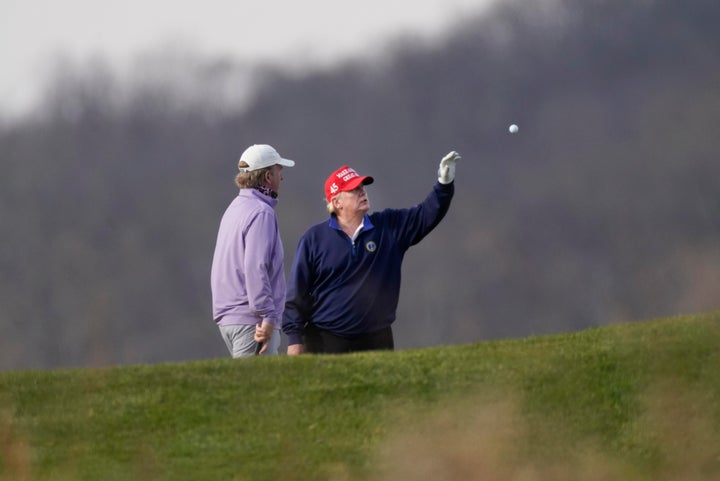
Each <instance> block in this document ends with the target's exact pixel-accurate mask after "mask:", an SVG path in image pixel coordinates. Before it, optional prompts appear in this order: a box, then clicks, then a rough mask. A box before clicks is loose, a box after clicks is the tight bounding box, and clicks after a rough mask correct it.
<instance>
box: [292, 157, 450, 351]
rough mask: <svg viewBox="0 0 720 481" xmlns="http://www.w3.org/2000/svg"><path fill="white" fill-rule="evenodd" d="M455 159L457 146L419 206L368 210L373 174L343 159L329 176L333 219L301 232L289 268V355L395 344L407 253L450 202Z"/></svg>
mask: <svg viewBox="0 0 720 481" xmlns="http://www.w3.org/2000/svg"><path fill="white" fill-rule="evenodd" d="M458 160H460V156H459V155H458V154H457V152H455V151H453V152H450V153H449V154H447V155H446V156H445V157H443V159H442V160H441V161H440V166H439V169H438V179H437V182H436V183H435V185H434V187H433V189H432V191H431V192H430V194H428V196H427V197H426V198H425V200H424V201H423V202H421V203H420V204H418V205H416V206H414V207H411V208H409V209H385V210H383V211H381V212H376V213H372V214H369V213H368V212H369V211H370V201H369V200H368V196H367V193H366V192H365V186H367V185H369V184H372V183H373V181H374V179H373V178H372V177H370V176H361V175H359V174H358V173H357V172H356V171H355V170H354V169H352V168H350V167H349V166H347V165H345V166H342V167H340V168H339V169H337V170H336V171H335V172H333V173H332V174H330V176H329V177H328V178H327V180H326V181H325V198H326V200H327V209H328V212H329V213H330V219H329V220H327V221H325V222H322V223H320V224H316V225H314V226H312V227H310V229H308V230H307V231H306V232H305V234H303V236H302V237H301V238H300V241H299V242H298V247H297V252H296V254H295V259H294V260H293V264H292V268H291V271H290V280H289V283H288V284H289V286H288V300H287V304H286V305H285V312H284V315H283V324H282V325H283V332H284V333H285V334H286V335H287V336H288V354H289V355H296V354H302V353H304V352H310V353H331V354H339V353H345V352H355V351H368V350H392V349H394V347H395V345H394V340H393V334H392V328H391V325H392V323H393V322H394V321H395V311H396V308H397V305H398V298H399V295H400V277H401V276H400V274H401V267H402V262H403V258H404V255H405V252H406V251H407V250H408V249H409V248H410V247H411V246H413V245H415V244H417V243H418V242H420V241H421V240H422V239H423V238H424V237H425V236H426V235H427V234H429V233H430V231H432V230H433V229H434V228H435V227H436V226H437V225H438V224H439V223H440V221H441V220H442V219H443V217H444V216H445V214H446V213H447V211H448V209H449V208H450V202H451V200H452V197H453V193H454V192H455V187H454V179H455V164H456V163H457V161H458Z"/></svg>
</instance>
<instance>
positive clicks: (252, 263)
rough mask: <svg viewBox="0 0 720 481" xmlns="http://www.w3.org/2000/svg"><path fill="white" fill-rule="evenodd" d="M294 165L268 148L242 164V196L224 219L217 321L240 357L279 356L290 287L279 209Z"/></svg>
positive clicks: (215, 278) (215, 290) (257, 148)
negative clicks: (287, 175) (280, 194)
mask: <svg viewBox="0 0 720 481" xmlns="http://www.w3.org/2000/svg"><path fill="white" fill-rule="evenodd" d="M293 165H295V162H294V161H292V160H288V159H284V158H282V157H281V156H280V154H278V152H277V151H276V150H275V149H274V148H272V147H271V146H269V145H264V144H256V145H252V146H250V147H248V148H247V149H246V150H245V152H243V154H242V156H241V157H240V160H239V161H238V169H239V171H240V172H239V173H238V174H237V177H236V178H235V183H236V184H237V185H238V187H239V188H240V192H239V193H238V195H237V197H235V199H233V201H232V202H231V203H230V205H229V206H228V208H227V210H225V213H224V214H223V217H222V220H221V221H220V228H219V230H218V236H217V242H216V244H215V253H214V255H213V262H212V271H211V274H210V286H211V289H212V306H213V319H214V321H215V322H216V323H217V325H218V327H219V329H220V333H221V335H222V338H223V340H224V341H225V344H226V345H227V347H228V350H229V351H230V354H231V355H232V357H235V358H237V357H246V356H252V355H254V354H256V353H258V354H263V355H269V354H277V350H278V346H279V344H280V336H279V335H275V336H273V332H274V331H275V328H279V327H280V326H281V323H282V314H283V310H284V305H285V289H286V288H285V273H284V269H283V247H282V242H281V241H280V231H279V228H278V220H277V215H276V213H275V210H274V207H275V205H276V204H277V196H278V190H279V189H280V183H281V182H282V180H283V177H282V169H283V167H292V166H293Z"/></svg>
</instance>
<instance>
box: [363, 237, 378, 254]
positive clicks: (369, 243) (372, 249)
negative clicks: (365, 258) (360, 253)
mask: <svg viewBox="0 0 720 481" xmlns="http://www.w3.org/2000/svg"><path fill="white" fill-rule="evenodd" d="M365 250H366V251H368V252H375V251H376V250H377V244H376V243H375V241H371V240H370V241H367V242H366V243H365Z"/></svg>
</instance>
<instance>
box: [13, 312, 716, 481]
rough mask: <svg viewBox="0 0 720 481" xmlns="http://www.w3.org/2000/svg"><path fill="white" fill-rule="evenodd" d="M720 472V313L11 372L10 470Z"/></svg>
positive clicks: (87, 474) (478, 475)
mask: <svg viewBox="0 0 720 481" xmlns="http://www.w3.org/2000/svg"><path fill="white" fill-rule="evenodd" d="M330 479H332V480H349V481H356V480H357V481H359V480H386V479H387V480H389V479H393V480H404V479H432V480H461V479H477V480H480V479H483V480H488V479H489V480H496V481H498V480H500V481H502V480H508V481H509V480H517V481H536V480H568V481H570V480H620V479H622V480H654V481H656V480H660V481H670V480H697V481H709V480H718V479H720V312H718V313H710V314H704V315H696V316H686V317H677V318H671V319H661V320H652V321H644V322H635V323H628V324H617V325H613V326H608V327H602V328H596V329H590V330H586V331H582V332H577V333H572V334H566V335H554V336H540V337H531V338H526V339H518V340H505V341H493V342H480V343H476V344H468V345H462V346H453V347H438V348H429V349H418V350H406V351H398V352H394V353H363V354H353V355H345V356H310V355H306V356H301V357H292V358H291V357H287V356H278V357H275V358H263V359H260V358H253V359H247V360H242V361H233V360H231V359H218V360H210V361H201V362H187V363H174V364H160V365H142V366H126V367H116V368H107V369H73V370H48V371H18V372H0V480H3V481H5V480H7V481H11V480H12V481H36V480H57V481H68V480H92V481H98V480H103V481H114V480H193V481H201V480H284V481H292V480H330Z"/></svg>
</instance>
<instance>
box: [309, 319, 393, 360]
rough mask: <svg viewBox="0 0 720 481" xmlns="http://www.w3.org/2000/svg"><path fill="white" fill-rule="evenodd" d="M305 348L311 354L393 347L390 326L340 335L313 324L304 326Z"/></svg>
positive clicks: (388, 349)
mask: <svg viewBox="0 0 720 481" xmlns="http://www.w3.org/2000/svg"><path fill="white" fill-rule="evenodd" d="M303 338H304V340H305V350H306V351H307V352H309V353H312V354H342V353H346V352H359V351H392V350H394V349H395V342H394V341H393V334H392V328H390V327H386V328H385V329H380V330H379V331H375V332H368V333H363V334H358V335H356V336H352V337H341V336H337V335H335V334H333V333H331V332H328V331H324V330H322V329H318V328H317V327H315V326H313V325H308V326H306V327H305V332H304V334H303Z"/></svg>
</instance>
